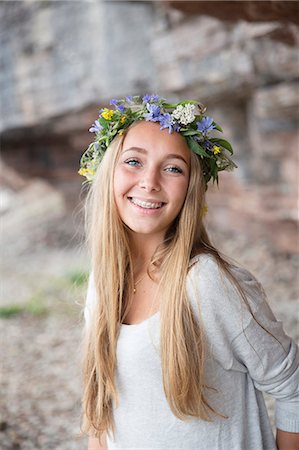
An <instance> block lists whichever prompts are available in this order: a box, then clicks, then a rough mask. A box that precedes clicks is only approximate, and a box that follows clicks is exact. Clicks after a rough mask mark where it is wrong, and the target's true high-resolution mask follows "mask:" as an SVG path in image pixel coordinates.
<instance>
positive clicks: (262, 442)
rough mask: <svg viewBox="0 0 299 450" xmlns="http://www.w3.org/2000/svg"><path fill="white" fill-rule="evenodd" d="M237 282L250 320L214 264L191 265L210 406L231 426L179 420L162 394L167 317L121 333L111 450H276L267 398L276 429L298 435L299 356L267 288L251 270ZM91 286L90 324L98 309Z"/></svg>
mask: <svg viewBox="0 0 299 450" xmlns="http://www.w3.org/2000/svg"><path fill="white" fill-rule="evenodd" d="M233 270H234V274H235V275H236V276H237V278H238V280H239V282H240V283H241V285H242V286H243V287H244V289H245V291H246V294H247V298H248V302H249V304H250V307H251V309H252V311H253V313H254V315H255V317H256V318H257V319H258V321H259V323H260V324H261V325H262V326H263V327H264V328H266V329H267V330H268V331H269V332H270V334H269V333H267V332H266V331H265V330H264V329H263V328H262V327H261V326H260V325H259V324H258V323H257V322H256V321H255V320H254V319H253V318H252V315H251V314H250V313H249V311H248V309H247V307H246V306H245V304H244V301H243V300H242V299H241V297H240V294H239V293H238V292H237V290H236V289H235V287H234V285H233V284H232V283H231V281H229V280H228V278H227V277H226V276H225V275H223V273H222V271H221V270H220V269H219V267H218V265H217V263H216V261H215V260H214V258H213V257H212V256H208V255H199V256H197V257H195V258H193V259H192V260H191V261H190V270H189V273H188V276H187V293H188V297H189V300H190V302H191V304H192V307H193V310H194V312H195V315H196V317H197V318H198V320H199V321H200V323H201V326H203V328H204V333H205V337H206V345H207V355H206V361H205V371H206V380H207V384H208V386H210V387H212V388H214V389H213V390H212V389H211V390H208V391H207V396H208V401H209V403H210V404H211V405H212V406H213V407H214V408H215V409H216V410H217V411H218V412H220V413H221V414H223V415H225V416H226V417H227V418H222V417H219V416H215V417H213V420H212V421H211V422H206V421H203V420H199V419H195V418H190V420H188V421H185V420H184V421H183V420H180V419H178V418H177V417H176V416H175V415H174V414H173V413H172V411H171V410H170V407H169V405H168V403H167V401H166V397H165V394H164V390H163V383H162V372H161V360H160V356H159V334H160V313H159V312H158V313H156V314H154V315H153V316H151V317H150V318H149V319H147V320H145V321H143V322H141V323H139V324H135V325H125V324H122V325H121V326H120V334H119V338H118V344H117V372H116V383H117V388H118V391H119V398H120V404H119V406H118V407H117V406H116V405H114V418H115V424H116V433H115V436H114V437H113V436H112V434H109V435H108V439H107V442H108V448H109V450H110V449H111V450H114V449H121V450H125V449H130V450H133V449H134V450H137V449H138V450H139V449H140V450H141V449H142V450H145V449H147V450H220V449H223V450H274V449H276V445H275V440H274V436H273V433H272V430H271V426H270V423H269V418H268V413H267V410H266V406H265V402H264V398H263V395H262V392H267V393H269V394H271V395H273V397H275V399H276V427H277V428H280V429H282V430H285V431H290V432H299V408H298V406H299V403H298V400H299V394H298V374H299V369H298V359H299V358H298V348H297V346H296V345H295V343H294V342H293V341H292V339H291V338H290V337H288V336H286V334H285V333H284V331H283V328H282V325H281V323H280V322H279V321H277V320H276V319H275V317H274V316H273V313H272V311H271V310H270V308H269V306H268V304H267V302H266V299H265V296H264V294H263V291H262V288H261V285H260V284H259V283H258V282H257V280H256V279H255V278H254V277H253V276H252V275H251V274H250V273H249V272H248V271H246V270H245V269H241V268H240V267H235V268H234V269H233ZM95 301H96V300H95V290H94V285H93V278H92V274H91V276H90V279H89V286H88V293H87V301H86V307H85V319H86V324H87V326H88V324H89V322H90V315H91V314H92V305H93V304H94V302H95Z"/></svg>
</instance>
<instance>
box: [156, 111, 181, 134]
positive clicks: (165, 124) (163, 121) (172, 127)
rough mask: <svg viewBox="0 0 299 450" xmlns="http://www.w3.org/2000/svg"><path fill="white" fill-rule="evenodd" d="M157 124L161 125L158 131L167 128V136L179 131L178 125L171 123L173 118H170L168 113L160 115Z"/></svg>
mask: <svg viewBox="0 0 299 450" xmlns="http://www.w3.org/2000/svg"><path fill="white" fill-rule="evenodd" d="M159 122H160V125H161V128H160V130H164V128H168V130H169V131H168V132H169V134H171V133H172V132H173V131H179V130H180V126H179V124H177V123H174V122H173V118H172V117H171V115H170V114H169V113H165V114H161V116H160V120H159Z"/></svg>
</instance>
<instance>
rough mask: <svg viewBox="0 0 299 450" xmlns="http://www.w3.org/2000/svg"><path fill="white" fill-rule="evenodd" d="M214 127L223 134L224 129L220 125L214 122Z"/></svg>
mask: <svg viewBox="0 0 299 450" xmlns="http://www.w3.org/2000/svg"><path fill="white" fill-rule="evenodd" d="M213 125H214V126H215V130H217V131H220V132H221V133H222V132H223V130H222V128H221V126H220V125H218V123H216V122H213Z"/></svg>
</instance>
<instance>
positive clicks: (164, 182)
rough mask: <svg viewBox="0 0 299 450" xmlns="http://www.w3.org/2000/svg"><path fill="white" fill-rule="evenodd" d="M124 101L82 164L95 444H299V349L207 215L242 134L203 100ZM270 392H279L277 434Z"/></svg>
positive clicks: (87, 417)
mask: <svg viewBox="0 0 299 450" xmlns="http://www.w3.org/2000/svg"><path fill="white" fill-rule="evenodd" d="M111 103H112V104H113V105H114V106H115V110H108V109H104V110H101V112H100V117H99V119H98V120H97V121H96V122H95V124H94V125H93V127H92V128H91V129H90V131H93V132H95V133H96V139H95V141H94V142H93V143H92V144H91V145H90V146H89V148H88V150H87V151H86V152H85V153H84V155H83V157H82V160H81V169H80V171H79V173H81V174H83V175H85V176H86V177H87V180H88V181H89V182H91V189H90V190H89V193H88V196H87V203H86V205H87V209H86V213H87V214H86V223H87V237H88V244H89V247H90V251H91V265H92V270H91V274H90V278H89V285H88V293H87V302H86V307H85V318H86V326H85V337H84V353H83V356H84V358H83V374H84V377H83V379H84V391H83V401H82V403H83V423H82V431H83V432H86V433H88V434H89V435H90V437H89V447H88V448H89V450H91V449H93V450H99V449H100V450H104V449H109V450H110V449H122V450H124V449H138V450H139V449H147V450H219V449H224V450H230V449H234V450H249V449H252V450H274V449H276V448H278V449H280V450H287V449H288V450H298V449H299V439H298V436H299V434H297V433H298V432H299V417H298V409H297V407H298V350H297V347H296V345H295V344H294V342H293V341H292V340H291V339H290V338H289V337H288V336H286V335H285V334H284V331H283V329H282V327H281V324H280V322H277V321H276V319H275V317H274V316H273V314H272V312H271V310H270V309H269V307H268V305H267V302H266V299H265V295H264V292H263V289H262V287H261V285H260V284H259V283H258V281H257V280H256V279H255V278H254V277H253V276H252V275H251V274H250V273H249V272H248V271H246V270H244V269H242V268H240V267H239V266H238V265H236V264H234V263H233V262H232V261H230V260H229V259H228V258H226V257H224V256H223V255H221V254H220V252H219V251H217V249H216V248H215V247H213V245H212V244H211V242H210V240H209V237H208V234H207V232H206V230H205V227H204V224H203V210H204V204H205V200H204V199H205V191H206V188H207V183H208V182H209V181H210V179H212V180H213V181H215V180H216V181H218V172H219V171H220V170H230V169H232V168H233V167H236V166H235V164H234V163H233V161H232V160H231V158H230V154H231V153H232V149H231V146H230V144H229V143H228V142H227V141H225V140H223V139H220V138H219V137H212V135H213V133H214V132H215V131H217V130H218V131H221V128H220V127H219V125H217V124H216V123H215V122H214V121H213V119H211V118H210V117H208V116H205V115H204V112H205V110H204V108H203V107H202V105H201V104H199V103H198V102H193V101H185V102H180V103H178V104H168V103H166V100H164V99H161V98H159V97H158V96H144V97H143V98H140V97H127V98H126V99H125V100H119V101H117V100H113V101H111ZM229 153H230V154H229ZM262 392H267V393H270V394H272V395H273V396H274V397H275V398H276V427H277V433H276V442H275V438H274V436H273V433H272V430H271V427H270V424H269V418H268V414H267V411H266V407H265V403H264V400H263V395H262Z"/></svg>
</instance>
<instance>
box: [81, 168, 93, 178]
mask: <svg viewBox="0 0 299 450" xmlns="http://www.w3.org/2000/svg"><path fill="white" fill-rule="evenodd" d="M78 174H79V175H83V176H86V175H94V170H93V169H89V168H83V167H81V169H80V170H79V171H78Z"/></svg>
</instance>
